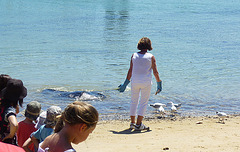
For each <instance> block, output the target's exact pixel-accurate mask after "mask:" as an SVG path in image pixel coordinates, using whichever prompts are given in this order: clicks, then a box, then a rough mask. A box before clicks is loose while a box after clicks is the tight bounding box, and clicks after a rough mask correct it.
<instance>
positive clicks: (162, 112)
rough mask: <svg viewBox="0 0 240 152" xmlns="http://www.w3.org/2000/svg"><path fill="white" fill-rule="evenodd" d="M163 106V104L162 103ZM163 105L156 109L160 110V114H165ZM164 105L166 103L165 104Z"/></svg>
mask: <svg viewBox="0 0 240 152" xmlns="http://www.w3.org/2000/svg"><path fill="white" fill-rule="evenodd" d="M163 106H164V105H163ZM163 106H160V107H159V109H158V111H159V112H160V114H161V115H164V114H165V110H164V108H163ZM165 106H166V105H165Z"/></svg>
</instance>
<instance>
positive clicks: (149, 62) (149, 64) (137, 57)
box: [118, 37, 162, 130]
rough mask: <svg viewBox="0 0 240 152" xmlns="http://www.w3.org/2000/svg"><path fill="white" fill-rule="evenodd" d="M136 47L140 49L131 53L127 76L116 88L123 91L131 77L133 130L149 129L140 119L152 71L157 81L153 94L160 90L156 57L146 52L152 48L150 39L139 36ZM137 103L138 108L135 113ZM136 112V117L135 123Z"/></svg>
mask: <svg viewBox="0 0 240 152" xmlns="http://www.w3.org/2000/svg"><path fill="white" fill-rule="evenodd" d="M137 48H138V50H140V51H139V52H137V53H134V54H133V55H132V57H131V62H130V68H129V70H128V74H127V78H126V80H125V82H124V83H123V84H121V85H120V86H119V88H118V90H119V91H120V92H124V91H125V89H126V87H127V85H128V84H129V83H130V79H131V105H130V118H131V124H130V128H131V129H135V130H149V127H146V126H145V125H144V124H143V123H142V120H143V117H144V113H145V111H146V108H147V104H148V100H149V97H150V93H151V86H152V71H153V74H154V76H155V78H156V81H157V91H156V93H155V94H158V93H159V92H161V91H162V81H161V80H160V78H159V74H158V70H157V65H156V59H155V57H154V56H153V55H152V54H151V53H149V52H148V50H149V51H151V50H152V44H151V40H150V39H149V38H147V37H143V38H141V39H140V40H139V42H138V45H137ZM140 96H141V98H140ZM139 98H140V100H139ZM138 104H139V109H138V113H137V106H138ZM136 113H137V114H138V117H137V122H136V124H135V116H136Z"/></svg>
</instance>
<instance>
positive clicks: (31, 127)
mask: <svg viewBox="0 0 240 152" xmlns="http://www.w3.org/2000/svg"><path fill="white" fill-rule="evenodd" d="M40 111H41V104H40V103H39V102H37V101H31V102H30V103H28V104H27V108H26V110H25V114H24V115H25V117H26V118H25V119H24V120H23V121H21V122H19V123H18V131H17V141H18V145H19V146H20V147H22V146H23V144H24V142H25V141H26V140H27V139H28V138H29V136H30V135H31V134H32V133H33V132H35V131H36V130H37V129H36V128H35V124H34V123H33V121H36V119H37V118H38V116H39V113H40ZM28 148H29V149H30V150H32V151H34V145H33V143H32V144H30V145H29V146H28Z"/></svg>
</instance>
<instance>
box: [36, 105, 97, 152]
mask: <svg viewBox="0 0 240 152" xmlns="http://www.w3.org/2000/svg"><path fill="white" fill-rule="evenodd" d="M97 122H98V112H97V110H96V109H95V108H94V107H93V106H92V105H90V104H86V103H84V102H79V101H75V102H73V103H71V104H69V105H68V106H67V107H66V108H65V110H64V112H63V113H62V116H61V118H60V120H59V122H58V123H57V125H56V128H55V133H54V134H53V135H50V136H48V137H47V138H46V139H45V140H44V142H42V143H40V145H39V149H38V152H47V151H51V152H75V150H74V149H73V147H72V145H71V143H74V144H78V143H80V142H82V141H84V140H86V139H87V137H88V135H89V134H90V133H92V132H93V130H94V129H95V127H96V124H97Z"/></svg>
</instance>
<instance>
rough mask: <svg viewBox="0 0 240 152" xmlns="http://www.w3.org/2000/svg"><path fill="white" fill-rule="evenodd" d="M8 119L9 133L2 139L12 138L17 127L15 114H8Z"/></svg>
mask: <svg viewBox="0 0 240 152" xmlns="http://www.w3.org/2000/svg"><path fill="white" fill-rule="evenodd" d="M8 121H9V124H10V133H9V134H8V135H7V136H6V137H5V138H3V141H4V140H5V139H8V138H13V137H14V135H15V133H16V132H17V128H18V122H17V118H16V116H15V115H10V116H9V117H8Z"/></svg>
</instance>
